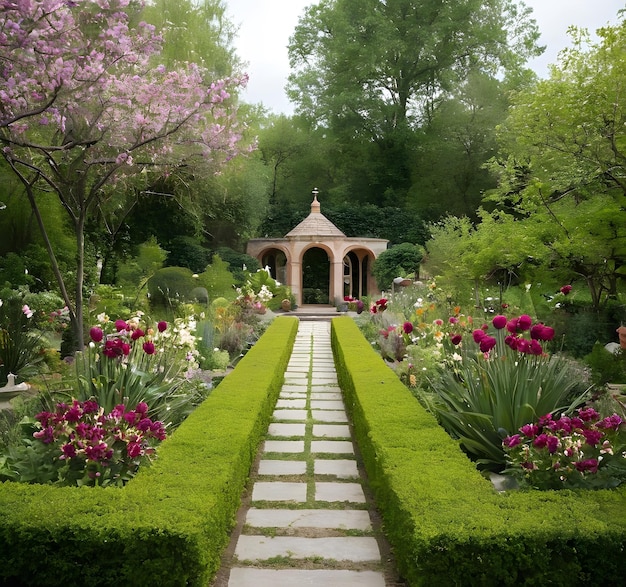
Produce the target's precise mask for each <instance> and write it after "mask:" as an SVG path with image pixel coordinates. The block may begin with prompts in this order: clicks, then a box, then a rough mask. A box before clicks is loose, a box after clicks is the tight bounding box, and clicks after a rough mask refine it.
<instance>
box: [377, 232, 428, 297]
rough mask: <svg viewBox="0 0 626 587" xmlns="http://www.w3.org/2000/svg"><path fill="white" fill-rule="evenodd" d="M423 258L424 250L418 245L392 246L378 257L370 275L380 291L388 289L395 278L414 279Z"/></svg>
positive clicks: (403, 244)
mask: <svg viewBox="0 0 626 587" xmlns="http://www.w3.org/2000/svg"><path fill="white" fill-rule="evenodd" d="M423 257H424V249H423V248H422V247H420V246H419V245H414V244H412V243H402V244H400V245H394V246H393V247H391V248H390V249H387V250H386V251H383V252H382V253H381V254H380V255H378V257H377V258H376V260H375V261H374V264H373V265H372V275H373V276H374V278H375V279H376V283H377V284H378V287H379V288H380V289H381V290H385V289H389V288H390V287H391V284H392V282H393V280H394V279H395V278H396V277H409V278H411V279H415V278H416V277H417V276H418V275H419V266H420V263H421V261H422V258H423Z"/></svg>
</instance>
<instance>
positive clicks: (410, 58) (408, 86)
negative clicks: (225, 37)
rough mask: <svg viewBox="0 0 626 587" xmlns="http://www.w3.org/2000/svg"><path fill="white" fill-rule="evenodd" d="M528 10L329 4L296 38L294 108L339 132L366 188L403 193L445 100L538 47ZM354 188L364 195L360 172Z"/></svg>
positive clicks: (306, 20) (391, 196)
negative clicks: (423, 132) (421, 139)
mask: <svg viewBox="0 0 626 587" xmlns="http://www.w3.org/2000/svg"><path fill="white" fill-rule="evenodd" d="M538 36H539V33H538V30H537V27H536V25H535V23H534V21H533V20H532V19H531V18H530V10H529V9H528V8H526V7H525V6H524V4H523V3H521V2H519V3H518V2H514V1H512V0H488V1H484V0H459V1H456V2H447V1H445V0H386V1H383V0H323V1H322V2H320V3H318V4H316V5H313V6H311V7H310V8H309V9H308V10H307V12H306V14H305V16H304V17H303V18H302V19H301V20H300V23H299V25H298V26H297V28H296V30H295V33H294V35H293V36H292V38H291V40H290V44H289V55H290V61H291V65H292V68H293V70H294V71H293V73H292V75H291V76H290V78H289V91H288V93H289V96H290V97H291V99H292V100H293V101H294V102H295V103H296V111H297V112H298V113H300V114H303V115H306V116H307V117H309V118H310V119H312V120H315V121H316V122H317V124H320V125H323V126H326V127H328V128H329V129H331V130H332V132H333V133H334V134H336V135H338V136H339V137H341V145H342V148H343V149H344V150H347V151H348V152H350V153H352V152H353V151H355V150H356V151H358V150H361V151H365V153H366V156H365V157H363V153H362V152H361V153H355V154H356V155H357V156H354V157H351V158H350V160H351V164H352V165H354V164H355V163H356V164H357V165H358V163H359V162H363V164H362V166H361V167H360V168H359V173H358V175H359V177H360V178H366V181H367V184H369V186H371V187H370V189H369V191H370V192H371V193H372V194H378V196H374V197H377V198H378V199H379V201H380V199H383V201H385V203H387V204H390V203H391V202H394V203H395V204H396V205H397V204H398V203H399V202H402V201H403V200H404V198H405V197H406V194H407V192H408V191H409V188H410V185H411V175H412V173H413V172H414V171H413V169H412V167H413V165H414V153H415V152H416V151H417V150H418V148H419V143H418V137H417V135H416V134H415V131H416V130H417V129H420V128H424V127H425V126H428V125H429V124H430V122H431V121H432V119H433V115H434V112H435V110H436V107H437V106H438V105H439V103H440V102H441V101H442V100H443V99H444V98H446V97H447V96H448V95H449V94H450V93H451V92H453V91H454V90H455V89H456V88H457V87H459V85H461V84H463V83H464V82H465V81H466V80H467V79H468V77H469V75H470V74H477V73H479V72H482V73H484V74H486V75H490V76H492V77H495V76H497V75H502V74H506V73H507V72H510V71H517V70H519V68H520V67H521V66H522V65H523V63H524V62H525V60H526V59H527V58H528V57H531V56H534V55H537V54H539V53H540V52H541V48H539V47H538V46H537V44H536V41H537V39H538ZM353 181H354V187H353V191H354V192H356V193H363V188H364V187H366V186H363V185H362V184H360V183H359V178H358V177H353Z"/></svg>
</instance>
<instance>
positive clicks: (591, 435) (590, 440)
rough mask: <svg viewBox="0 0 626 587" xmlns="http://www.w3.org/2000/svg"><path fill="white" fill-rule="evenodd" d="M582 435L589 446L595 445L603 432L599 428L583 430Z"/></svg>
mask: <svg viewBox="0 0 626 587" xmlns="http://www.w3.org/2000/svg"><path fill="white" fill-rule="evenodd" d="M583 436H584V437H585V442H586V443H587V444H588V445H589V446H596V445H597V444H598V443H599V442H600V440H602V437H603V436H604V434H603V433H602V432H600V430H583Z"/></svg>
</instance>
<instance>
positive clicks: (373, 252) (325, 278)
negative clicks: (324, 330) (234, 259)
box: [247, 188, 389, 306]
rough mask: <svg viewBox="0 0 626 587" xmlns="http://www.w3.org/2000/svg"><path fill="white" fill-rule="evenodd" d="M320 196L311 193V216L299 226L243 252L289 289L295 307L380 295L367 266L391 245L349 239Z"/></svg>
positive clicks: (376, 240)
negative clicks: (324, 209) (326, 211)
mask: <svg viewBox="0 0 626 587" xmlns="http://www.w3.org/2000/svg"><path fill="white" fill-rule="evenodd" d="M318 193H319V192H318V191H317V188H316V189H314V190H313V202H312V203H311V212H310V214H309V215H308V216H307V217H306V218H305V219H304V220H303V221H302V222H300V224H298V225H297V226H296V227H295V228H293V229H292V230H291V231H290V232H288V233H287V234H286V235H285V236H284V237H283V238H254V239H250V240H249V241H248V246H247V253H248V254H249V255H250V256H252V257H255V258H256V259H258V261H259V262H260V263H261V265H262V266H263V267H268V268H269V270H270V273H271V275H272V277H273V278H274V279H276V280H277V281H278V282H280V283H284V284H285V285H288V286H289V287H290V288H291V291H292V293H293V295H294V297H295V298H296V303H297V304H298V305H299V306H301V305H303V304H331V305H335V306H336V305H338V304H340V303H342V302H343V300H344V297H345V296H351V297H353V298H359V299H360V298H362V297H363V296H367V295H370V296H375V295H378V294H379V293H380V292H379V290H378V288H377V285H376V281H375V279H374V278H373V277H372V273H371V267H372V263H373V262H374V259H376V257H378V255H380V253H382V252H383V251H384V250H386V249H387V245H388V243H389V241H387V240H384V239H380V238H359V237H347V236H346V235H345V234H344V233H343V232H341V230H339V229H338V228H337V227H336V226H335V225H334V224H333V223H332V222H331V221H330V220H328V218H326V216H324V215H323V214H322V213H321V211H320V203H319V202H318V200H317V195H318Z"/></svg>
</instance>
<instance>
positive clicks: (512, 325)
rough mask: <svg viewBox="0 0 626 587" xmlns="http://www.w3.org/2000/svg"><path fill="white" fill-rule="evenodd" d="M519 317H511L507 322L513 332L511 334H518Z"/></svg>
mask: <svg viewBox="0 0 626 587" xmlns="http://www.w3.org/2000/svg"><path fill="white" fill-rule="evenodd" d="M518 320H519V318H511V319H510V320H509V321H508V322H507V323H506V329H507V330H508V331H509V332H510V333H511V334H516V333H517V322H518Z"/></svg>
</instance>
